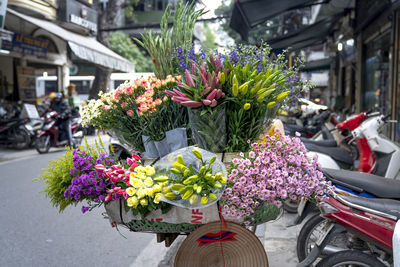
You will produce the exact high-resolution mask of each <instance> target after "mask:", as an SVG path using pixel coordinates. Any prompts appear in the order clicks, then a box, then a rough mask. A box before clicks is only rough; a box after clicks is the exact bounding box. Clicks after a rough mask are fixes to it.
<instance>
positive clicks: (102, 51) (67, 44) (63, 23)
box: [0, 0, 134, 103]
mask: <svg viewBox="0 0 400 267" xmlns="http://www.w3.org/2000/svg"><path fill="white" fill-rule="evenodd" d="M0 3H1V7H2V8H1V10H2V17H3V22H4V23H3V25H1V26H2V27H0V28H1V29H0V31H1V37H0V39H1V46H0V47H1V50H0V62H1V64H0V98H1V99H6V100H9V101H18V100H20V101H23V102H32V103H35V102H36V98H37V97H39V96H40V95H44V94H48V93H50V92H52V91H63V90H65V89H66V87H67V86H68V84H69V83H70V75H93V73H94V69H95V66H98V65H100V66H105V67H110V68H112V69H113V70H115V71H120V72H132V71H134V65H133V64H132V63H131V62H129V61H128V60H126V59H125V58H123V57H121V56H119V55H118V54H116V53H115V52H113V51H111V50H110V49H109V48H107V47H106V46H104V45H103V44H101V43H100V42H98V41H97V40H96V35H97V34H98V31H99V29H98V11H97V9H96V8H95V5H97V4H99V3H97V2H93V1H92V0H87V1H86V0H79V1H77V0H58V1H56V0H46V1H45V0H43V1H41V0H37V1H28V0H9V1H4V0H1V1H0ZM40 77H42V80H43V79H46V78H47V77H52V78H51V79H48V80H47V81H48V82H46V83H44V85H43V86H37V83H38V82H40V79H38V78H40ZM88 88H89V87H88V86H82V84H77V89H78V93H79V94H87V90H88Z"/></svg>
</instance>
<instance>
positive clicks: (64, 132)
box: [50, 93, 72, 144]
mask: <svg viewBox="0 0 400 267" xmlns="http://www.w3.org/2000/svg"><path fill="white" fill-rule="evenodd" d="M50 108H51V109H52V110H54V111H56V112H57V113H58V123H57V124H58V126H59V129H60V130H59V133H60V136H59V138H58V139H59V141H60V143H63V142H65V143H68V142H69V144H72V140H71V133H70V127H69V117H70V115H71V110H70V108H69V106H68V104H67V102H66V101H65V100H64V97H63V94H62V93H56V94H55V95H54V98H53V101H52V104H51V107H50Z"/></svg>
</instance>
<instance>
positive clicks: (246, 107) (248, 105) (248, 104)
mask: <svg viewBox="0 0 400 267" xmlns="http://www.w3.org/2000/svg"><path fill="white" fill-rule="evenodd" d="M250 107H251V104H250V103H246V104H244V105H243V109H244V110H249V109H250Z"/></svg>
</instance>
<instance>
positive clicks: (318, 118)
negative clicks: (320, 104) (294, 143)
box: [284, 110, 335, 138]
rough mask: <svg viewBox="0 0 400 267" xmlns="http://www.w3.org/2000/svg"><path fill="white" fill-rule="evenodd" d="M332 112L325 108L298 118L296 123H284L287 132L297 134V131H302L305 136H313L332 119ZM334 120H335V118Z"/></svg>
mask: <svg viewBox="0 0 400 267" xmlns="http://www.w3.org/2000/svg"><path fill="white" fill-rule="evenodd" d="M331 118H332V117H331V112H330V111H328V110H324V111H321V112H318V113H317V112H315V113H313V114H311V115H307V117H305V118H302V119H296V124H291V123H284V129H285V134H286V135H289V136H295V134H296V132H298V133H300V134H301V135H302V136H303V137H306V138H311V137H313V136H314V135H316V134H317V133H318V132H319V131H320V130H321V127H322V126H323V125H324V124H325V123H326V122H327V121H330V119H331ZM333 121H335V120H334V119H333Z"/></svg>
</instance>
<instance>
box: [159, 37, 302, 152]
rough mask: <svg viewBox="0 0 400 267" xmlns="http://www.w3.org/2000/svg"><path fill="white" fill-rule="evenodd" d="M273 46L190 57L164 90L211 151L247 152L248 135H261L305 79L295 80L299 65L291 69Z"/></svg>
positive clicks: (199, 140) (254, 138)
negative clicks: (174, 81)
mask: <svg viewBox="0 0 400 267" xmlns="http://www.w3.org/2000/svg"><path fill="white" fill-rule="evenodd" d="M269 53H270V48H269V47H268V46H267V45H265V44H263V45H262V46H260V47H259V48H255V47H250V48H243V47H239V48H237V49H233V50H232V51H230V52H229V53H225V54H221V53H216V54H213V53H211V54H209V56H208V57H205V53H204V52H202V53H201V54H200V55H196V54H195V53H194V51H189V53H188V55H187V57H184V56H183V55H182V52H181V50H179V49H178V52H177V57H178V58H180V59H181V61H182V60H183V62H184V63H185V64H181V66H182V69H183V71H184V75H183V81H182V82H181V81H180V82H178V83H177V87H178V88H177V89H174V90H168V91H166V93H167V94H169V95H170V96H171V97H172V100H173V101H175V102H177V103H179V104H181V105H183V106H185V107H187V108H188V112H189V121H190V127H191V129H192V134H193V136H194V140H195V141H196V142H197V144H198V145H199V146H200V147H203V148H205V149H208V150H211V151H213V152H223V151H227V152H239V151H248V149H249V144H248V142H247V141H248V140H252V141H256V140H257V137H258V135H259V134H260V133H261V132H262V131H263V129H264V128H266V127H267V126H268V125H269V124H270V122H271V121H272V119H273V118H274V117H275V116H276V112H277V110H278V109H279V108H280V107H282V106H284V105H288V104H290V102H291V101H294V100H295V99H296V96H297V95H298V94H300V93H301V92H302V90H303V86H304V85H305V83H302V82H300V81H298V80H297V79H295V76H296V75H297V68H287V67H286V61H285V55H279V56H278V57H277V59H273V58H272V57H271V56H270V55H269Z"/></svg>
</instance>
